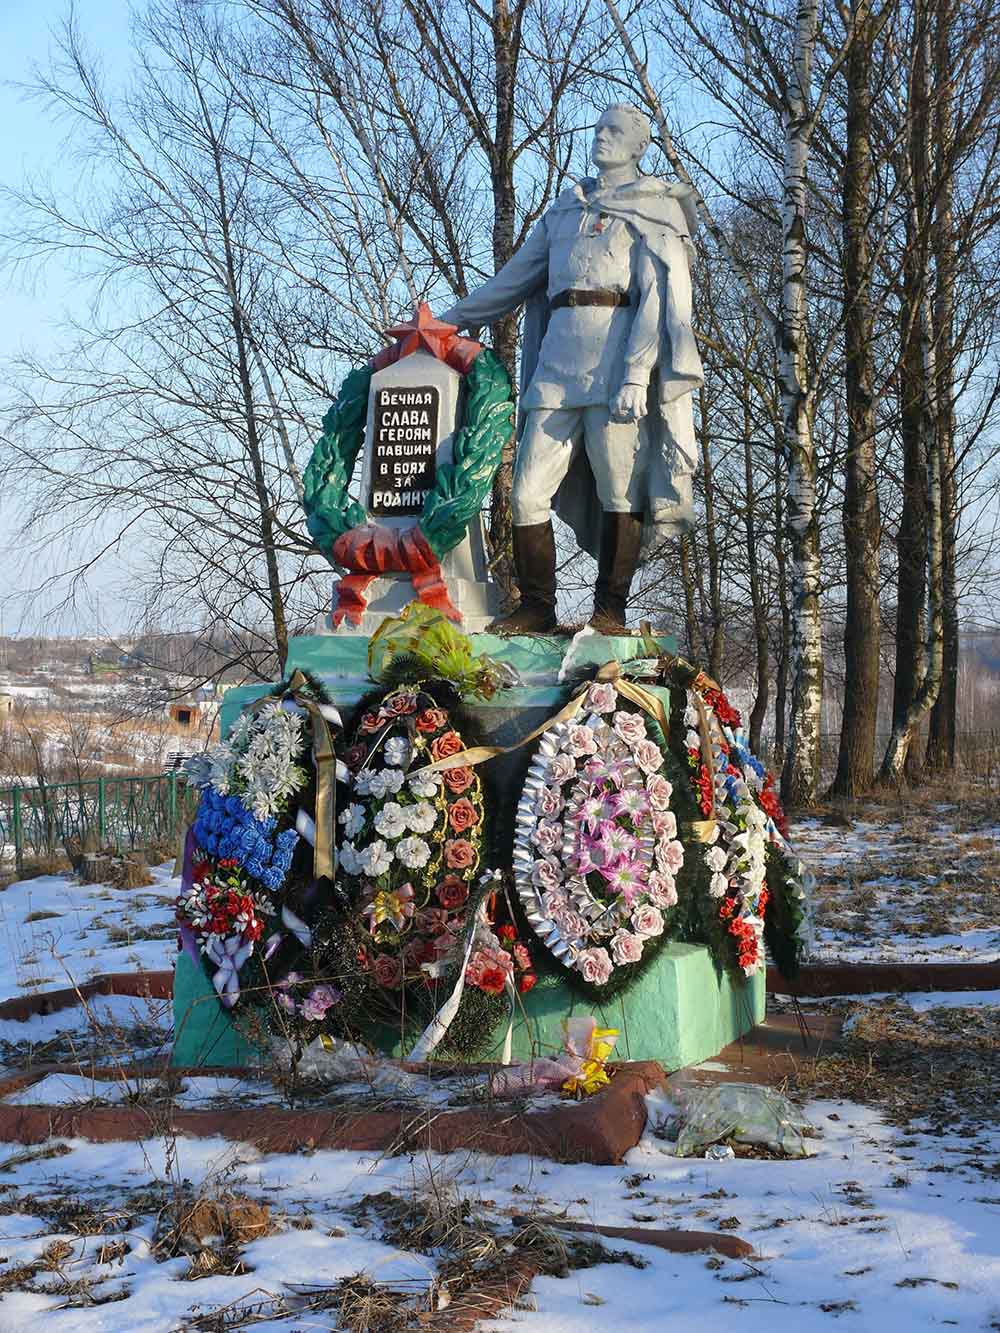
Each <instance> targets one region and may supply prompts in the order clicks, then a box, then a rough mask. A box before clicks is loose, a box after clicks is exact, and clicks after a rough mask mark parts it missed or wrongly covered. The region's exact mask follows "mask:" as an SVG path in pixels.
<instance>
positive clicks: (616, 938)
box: [611, 930, 642, 967]
mask: <svg viewBox="0 0 1000 1333" xmlns="http://www.w3.org/2000/svg"><path fill="white" fill-rule="evenodd" d="M611 957H612V958H613V959H614V960H615V962H616V963H617V964H618V966H619V967H621V965H622V964H623V963H637V962H638V961H639V959H640V958H641V957H642V940H641V939H640V938H639V936H638V935H633V934H632V932H631V931H628V930H616V931H615V933H614V934H613V935H612V936H611Z"/></svg>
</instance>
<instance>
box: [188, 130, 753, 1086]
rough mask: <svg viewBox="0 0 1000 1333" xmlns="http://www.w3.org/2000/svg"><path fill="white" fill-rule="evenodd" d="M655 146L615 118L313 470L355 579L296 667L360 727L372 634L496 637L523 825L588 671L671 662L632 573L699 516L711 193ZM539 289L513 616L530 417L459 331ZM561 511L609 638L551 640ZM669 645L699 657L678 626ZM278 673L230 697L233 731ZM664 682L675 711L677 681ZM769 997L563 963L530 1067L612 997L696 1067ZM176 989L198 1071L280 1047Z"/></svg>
mask: <svg viewBox="0 0 1000 1333" xmlns="http://www.w3.org/2000/svg"><path fill="white" fill-rule="evenodd" d="M649 142H650V127H649V124H648V122H647V121H646V119H645V117H643V116H642V114H641V113H640V112H638V111H637V110H636V109H635V108H633V107H630V106H624V105H616V106H612V107H609V108H608V109H607V110H606V111H605V112H604V113H603V114H602V115H601V116H600V118H599V120H598V122H597V126H596V131H595V135H594V141H593V147H592V159H593V162H594V164H595V166H596V168H597V174H596V176H595V177H594V178H588V179H585V180H582V181H580V182H579V183H578V184H577V185H575V186H573V187H572V188H571V189H569V190H567V191H565V192H564V193H563V194H561V195H560V196H559V198H558V199H557V200H556V201H555V203H554V204H553V205H552V206H551V207H550V208H549V209H548V210H547V212H546V213H545V214H544V216H543V217H542V218H541V220H540V221H539V222H538V223H537V225H536V226H535V228H534V229H533V230H532V232H531V234H530V235H529V236H528V238H527V240H526V241H525V242H524V244H523V245H522V246H521V248H520V249H519V250H518V251H517V252H516V253H515V254H514V255H513V257H512V258H511V259H510V260H509V262H508V263H506V264H505V265H504V266H503V267H502V268H501V269H500V271H499V272H498V273H497V274H496V275H495V276H494V277H493V278H491V279H490V280H489V281H487V282H486V283H484V284H483V285H482V286H481V287H480V288H479V289H478V290H476V291H474V292H472V293H471V294H469V295H468V296H466V297H464V298H463V299H462V300H461V301H459V302H458V303H457V305H455V306H454V307H453V308H452V309H451V310H449V311H448V312H446V313H445V314H444V315H443V316H441V317H440V318H439V319H435V318H434V316H433V315H432V314H431V311H430V309H429V308H428V307H427V306H426V305H421V306H419V307H418V309H417V310H416V311H415V313H414V316H413V318H412V320H411V321H409V322H408V323H405V324H400V325H398V326H396V327H394V328H392V329H389V330H387V333H388V335H389V337H390V339H391V340H392V341H391V343H390V346H388V347H387V348H386V349H385V350H384V351H382V352H380V353H379V354H378V355H377V356H376V357H375V358H373V360H372V361H370V362H369V363H367V364H366V365H365V366H363V367H358V368H357V369H356V370H354V371H352V372H351V374H350V375H349V376H348V377H347V379H346V380H345V382H344V385H343V386H342V389H341V391H340V394H339V396H338V399H337V402H336V403H335V404H334V406H333V407H332V408H331V409H330V411H329V412H328V413H327V415H326V417H325V418H324V422H323V435H322V437H321V438H320V440H319V441H318V442H317V444H316V447H315V449H314V452H313V456H312V459H311V460H310V463H309V466H308V468H307V469H306V473H305V476H304V489H305V508H306V514H307V520H308V525H309V531H310V533H311V535H312V537H313V540H314V541H315V543H316V545H317V547H318V548H319V549H320V550H322V551H323V552H324V554H326V555H327V556H329V558H330V559H331V562H332V563H334V564H335V565H336V566H338V567H339V568H340V569H342V570H344V571H345V573H344V574H343V576H342V577H341V578H340V580H339V582H338V584H337V586H336V588H335V590H334V599H333V606H332V612H331V615H330V616H329V617H324V621H323V623H322V625H321V626H319V627H318V629H317V632H316V633H315V634H312V635H300V636H297V637H295V638H293V639H292V640H291V641H290V643H289V651H288V658H287V662H286V664H285V669H286V673H287V674H288V675H289V676H291V674H292V673H293V672H294V671H296V670H301V671H303V672H308V673H311V675H312V676H313V677H314V678H315V679H316V680H318V681H319V682H320V683H321V684H322V685H323V686H325V688H326V690H327V691H328V693H329V696H330V698H331V699H332V700H333V701H335V703H336V706H337V708H338V709H339V710H340V712H341V713H342V714H343V716H344V719H345V724H347V725H348V726H350V725H352V724H351V722H350V717H351V710H352V709H354V708H355V707H356V705H358V703H359V702H360V701H361V700H362V699H366V698H369V697H370V692H371V690H372V688H373V681H372V679H371V677H370V676H369V661H368V648H369V640H370V636H371V635H372V634H373V633H374V632H375V631H376V630H377V629H378V628H379V627H380V626H381V625H382V623H383V621H384V619H385V617H387V616H396V615H398V614H399V613H400V611H401V610H402V609H403V608H404V607H405V606H406V605H407V604H408V603H410V602H411V601H413V600H414V598H419V599H420V600H422V601H423V602H425V603H428V604H429V605H431V606H432V607H434V608H435V609H437V610H440V611H442V612H443V613H444V614H445V615H447V616H448V617H449V618H450V619H451V620H453V621H454V622H456V623H458V624H459V625H460V626H461V627H462V628H463V629H464V630H465V631H467V632H469V633H471V634H472V635H473V636H474V641H473V651H474V652H475V653H476V654H486V655H488V656H489V657H490V658H492V659H493V660H494V661H495V662H496V663H498V664H501V665H502V666H505V667H508V668H510V674H511V676H512V677H513V678H515V679H517V678H519V682H520V683H519V684H517V685H515V686H514V687H513V688H508V689H503V690H500V691H498V692H497V693H496V694H495V695H491V696H490V697H484V698H475V699H469V700H467V701H466V703H467V710H466V711H467V715H468V716H469V717H470V718H471V719H472V720H473V721H474V722H475V724H476V726H477V728H478V729H479V731H480V732H481V734H482V738H483V742H484V743H486V744H488V745H490V746H494V747H497V749H498V750H499V753H498V754H497V755H496V757H494V758H492V759H490V761H489V762H488V763H487V764H485V765H484V772H485V771H486V770H489V777H490V778H491V780H492V789H493V791H494V792H495V793H496V794H497V805H498V807H499V808H498V809H497V810H494V811H492V812H491V813H492V814H493V816H494V817H495V819H496V820H497V821H498V823H499V825H500V826H502V825H503V824H504V822H505V820H506V821H507V822H509V823H513V816H514V809H515V806H516V804H517V801H518V795H517V794H518V793H519V792H520V791H521V788H522V786H523V785H524V782H525V775H526V772H527V768H528V763H529V759H530V756H531V752H532V743H533V742H532V738H533V737H535V736H537V735H539V734H540V733H541V732H542V731H543V729H544V728H545V727H546V726H547V725H549V723H550V722H551V721H552V719H553V715H554V714H555V713H556V712H557V711H558V710H560V709H562V708H563V707H564V706H565V704H566V689H567V686H566V681H567V680H568V679H571V678H572V677H573V675H574V673H575V672H577V670H578V669H579V668H581V667H589V668H590V669H591V670H594V669H596V668H599V667H601V666H602V665H605V664H608V663H613V662H615V661H617V662H619V663H621V664H622V665H623V666H625V665H627V664H628V663H629V662H630V661H631V660H632V659H634V658H638V657H647V658H648V657H649V655H650V648H649V640H648V638H646V637H644V638H640V637H638V636H637V635H632V634H629V632H628V631H627V630H626V628H625V611H626V605H627V600H628V596H629V591H630V586H631V582H632V578H633V575H634V573H635V570H636V568H637V566H638V563H639V561H640V559H641V558H642V557H643V555H644V554H645V553H646V552H648V551H650V550H652V549H653V548H654V546H655V545H657V544H658V543H659V542H660V541H661V540H662V539H663V538H664V537H669V536H671V535H677V534H679V533H681V532H682V531H683V530H684V529H685V528H686V526H687V525H688V524H689V523H690V522H691V518H692V496H691V481H692V474H693V471H694V465H695V444H694V430H693V419H692V393H693V391H694V390H695V389H696V388H697V386H698V385H699V384H700V383H701V381H702V370H701V362H700V359H699V356H698V351H697V347H696V345H695V341H694V336H693V333H692V330H691V280H690V270H689V263H690V258H691V255H692V252H693V251H692V242H691V237H692V235H693V233H694V230H695V227H696V214H695V208H694V201H693V192H692V191H691V189H690V188H688V187H687V186H684V185H678V184H671V183H667V182H664V181H661V180H658V179H656V178H655V177H649V176H642V175H640V172H639V163H640V160H641V158H642V156H643V154H644V153H645V151H646V149H647V147H648V145H649ZM522 306H523V307H524V311H525V316H524V333H523V345H522V356H521V392H520V399H519V403H518V416H519V420H518V423H517V424H518V442H517V450H516V458H515V471H514V483H513V502H512V509H513V521H514V556H515V563H516V572H517V582H518V586H519V589H520V596H521V600H520V606H519V607H518V608H517V609H516V610H515V611H514V612H513V613H511V614H509V615H507V616H506V617H505V618H504V619H502V620H500V621H494V616H495V614H496V611H497V608H498V604H499V600H500V598H499V594H498V589H497V588H496V587H495V586H494V585H493V583H492V581H491V580H490V577H489V572H488V563H487V556H486V546H485V542H484V535H483V526H482V517H481V510H482V507H483V504H484V502H485V500H486V498H487V496H488V493H489V489H490V484H491V482H492V479H493V476H494V473H495V471H496V468H497V467H498V465H499V462H500V457H501V450H502V447H503V445H504V444H505V443H506V442H507V441H508V440H509V438H510V434H511V431H512V430H513V425H514V423H513V406H514V405H513V395H512V392H511V387H510V381H509V377H508V375H507V372H506V370H505V369H504V367H503V366H502V364H501V363H500V361H499V359H498V358H497V357H496V356H495V354H493V353H492V352H490V351H489V350H488V349H484V348H481V347H480V345H479V344H478V343H477V342H474V341H471V340H470V339H467V338H464V337H461V336H458V335H459V331H460V330H462V329H465V330H478V329H480V328H483V327H484V326H486V325H488V324H490V323H492V322H494V321H496V320H497V319H499V318H501V317H502V316H504V315H506V314H508V313H510V312H513V311H515V310H517V309H519V308H520V307H522ZM553 510H554V511H555V512H556V513H557V514H559V515H560V516H561V517H562V518H563V519H565V520H566V521H567V522H568V523H569V524H570V526H571V527H572V529H573V530H574V532H575V534H576V537H577V540H578V542H579V544H580V546H581V547H582V548H583V549H584V550H586V551H588V552H590V553H591V554H592V555H593V556H595V558H596V559H597V562H598V575H597V580H596V588H595V598H594V610H593V618H592V619H591V622H590V623H591V626H592V627H593V630H594V631H596V632H591V633H589V634H586V635H578V636H577V637H576V638H575V639H574V640H573V642H572V644H568V642H567V640H566V639H559V638H556V637H554V636H553V635H551V633H550V632H551V631H553V630H555V629H556V627H557V616H556V578H555V542H554V535H553V529H552V511H553ZM491 621H492V622H493V623H492V624H491V623H490V622H491ZM490 630H492V631H493V632H492V633H491V632H489V631H490ZM483 631H486V632H483ZM656 647H657V650H658V651H659V652H661V653H668V654H669V653H674V652H675V651H676V645H675V644H674V642H673V640H672V639H669V638H665V637H663V636H660V637H659V638H658V640H657V644H656ZM269 689H270V687H269V686H266V685H256V686H244V687H239V688H236V689H233V690H230V691H229V692H228V693H227V695H226V700H225V705H224V709H223V714H222V719H221V724H222V730H223V733H225V732H226V731H227V730H228V729H229V728H230V727H231V726H232V725H233V723H234V722H235V720H236V718H237V716H238V715H239V713H240V710H241V709H243V708H245V707H246V706H248V705H250V704H251V703H252V702H253V701H254V700H256V699H258V698H259V697H260V696H261V695H262V694H264V693H265V692H267V691H268V690H269ZM648 690H649V693H650V694H651V695H653V696H655V697H656V698H657V699H658V700H659V703H660V707H661V708H662V710H663V712H664V713H665V714H669V711H670V708H671V702H672V700H671V692H670V690H669V689H665V688H663V687H662V686H661V685H657V684H650V685H649V686H648ZM366 706H367V705H366ZM692 854H693V853H692ZM701 854H702V852H701V851H699V852H698V855H701ZM764 998H765V997H764V974H763V970H762V969H761V970H759V971H758V972H757V973H756V974H755V975H754V976H753V977H750V978H748V981H747V983H746V984H741V983H739V982H738V981H734V979H733V977H732V976H730V974H729V973H728V972H726V971H722V970H720V969H718V968H717V967H716V966H715V965H714V963H713V959H712V955H711V953H710V951H709V949H708V948H707V947H706V946H705V945H704V944H696V943H684V942H680V941H675V940H669V941H666V942H665V945H664V947H663V948H662V950H661V951H660V952H659V953H658V955H657V956H656V958H655V960H654V961H653V963H652V964H651V965H650V966H649V967H648V968H647V969H646V970H645V971H644V972H643V973H642V975H641V976H640V977H639V978H638V980H637V981H636V982H635V984H634V985H633V986H632V987H631V988H630V989H629V991H628V996H627V1008H628V1020H627V1024H626V1023H624V1021H623V1020H624V1018H625V1004H626V1001H625V1000H624V999H623V998H618V999H614V1000H610V999H609V1000H608V1001H607V1002H605V1003H602V1004H599V1005H595V1004H594V1002H593V1001H592V1000H587V999H581V998H580V996H579V994H578V993H576V992H575V991H573V990H571V989H570V988H569V986H568V985H567V984H566V982H565V981H564V980H563V979H560V978H559V977H556V976H551V977H547V978H544V979H543V980H542V983H541V984H539V985H538V986H536V987H535V988H534V989H533V990H531V991H530V992H529V993H528V994H527V995H525V996H523V997H522V1000H521V1001H519V1006H518V1017H517V1021H516V1023H515V1026H514V1031H513V1038H512V1039H513V1053H514V1056H515V1058H519V1059H522V1060H529V1059H531V1058H532V1057H533V1056H534V1055H537V1054H539V1053H540V1052H545V1051H548V1050H551V1049H556V1048H558V1047H559V1044H560V1042H561V1040H562V1036H561V1033H562V1023H563V1020H564V1019H565V1018H567V1017H569V1016H571V1015H573V1014H574V1013H576V1014H579V1013H581V1012H593V1013H594V1014H595V1015H596V1017H597V1019H598V1021H599V1022H600V1023H602V1024H604V1025H611V1026H614V1027H618V1026H623V1027H625V1034H624V1041H623V1043H622V1044H621V1049H622V1054H623V1055H624V1056H625V1057H626V1058H632V1059H636V1058H639V1059H647V1058H649V1059H658V1060H661V1061H662V1062H663V1063H664V1065H665V1066H666V1067H667V1068H670V1069H677V1068H680V1067H682V1066H684V1065H687V1064H690V1063H693V1062H696V1061H699V1060H703V1059H705V1058H708V1057H710V1056H713V1055H714V1054H716V1053H717V1052H718V1051H719V1050H720V1049H721V1048H722V1047H723V1046H724V1045H726V1044H727V1043H728V1042H731V1041H733V1040H734V1039H735V1038H737V1037H738V1036H740V1035H741V1034H743V1033H745V1032H746V1031H748V1030H749V1028H751V1027H752V1026H753V1025H754V1023H755V1022H758V1021H760V1019H761V1018H762V1017H763V1015H764V1008H765V1005H764ZM174 1005H175V1015H176V1038H175V1045H174V1054H173V1059H174V1062H175V1064H181V1065H185V1064H223V1065H226V1064H233V1065H238V1064H248V1063H254V1062H255V1060H257V1059H263V1060H264V1061H266V1060H267V1059H268V1058H269V1057H268V1055H267V1053H266V1052H264V1051H260V1050H256V1049H255V1048H254V1047H253V1045H252V1043H250V1042H249V1041H248V1038H247V1037H246V1034H245V1033H241V1032H240V1031H238V1030H237V1028H236V1027H234V1025H233V1024H232V1022H231V1021H230V1018H229V1016H228V1014H227V1013H226V1011H225V1010H224V1009H223V1008H222V1007H221V1006H220V1005H219V1004H217V1003H216V1001H215V996H214V993H213V992H212V988H211V986H210V985H209V983H208V982H207V980H206V978H205V976H204V975H203V973H202V971H201V970H200V969H199V968H198V967H197V966H196V965H195V964H194V963H192V961H191V960H190V959H189V958H188V957H187V955H186V954H185V953H183V952H182V953H181V954H180V955H179V956H178V962H177V969H176V976H175V985H174ZM398 1043H399V1034H398V1033H396V1034H395V1035H394V1034H393V1033H391V1032H387V1033H386V1040H385V1043H384V1048H385V1049H387V1050H396V1051H397V1053H401V1052H402V1048H401V1047H400V1046H399V1044H398ZM493 1054H494V1058H495V1053H493Z"/></svg>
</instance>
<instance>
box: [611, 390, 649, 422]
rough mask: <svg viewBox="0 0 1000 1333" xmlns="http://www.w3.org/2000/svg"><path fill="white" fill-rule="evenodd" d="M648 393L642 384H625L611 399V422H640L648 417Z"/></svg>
mask: <svg viewBox="0 0 1000 1333" xmlns="http://www.w3.org/2000/svg"><path fill="white" fill-rule="evenodd" d="M646 392H647V391H646V389H645V387H644V386H643V385H641V384H623V385H622V387H621V388H620V389H619V390H618V392H617V393H616V394H615V395H614V397H613V398H612V399H611V403H610V410H611V420H612V421H625V422H630V421H640V420H641V419H642V418H643V417H644V416H645V415H646Z"/></svg>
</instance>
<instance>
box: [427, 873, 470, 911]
mask: <svg viewBox="0 0 1000 1333" xmlns="http://www.w3.org/2000/svg"><path fill="white" fill-rule="evenodd" d="M434 892H435V893H436V894H437V900H438V902H439V903H440V904H441V906H442V907H446V908H448V910H449V911H454V910H455V908H456V907H461V906H462V904H463V903H464V902H465V900H466V898H468V896H469V886H468V884H466V882H465V880H463V879H460V878H459V876H458V875H445V877H444V879H443V880H441V882H440V883H439V884H438V886H437V888H436V889H435V890H434Z"/></svg>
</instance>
